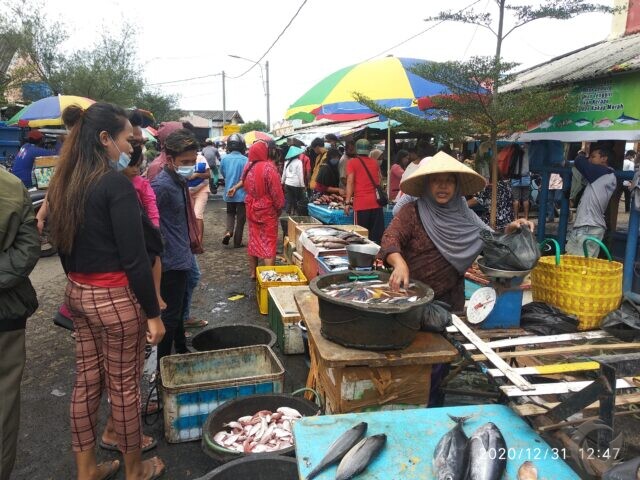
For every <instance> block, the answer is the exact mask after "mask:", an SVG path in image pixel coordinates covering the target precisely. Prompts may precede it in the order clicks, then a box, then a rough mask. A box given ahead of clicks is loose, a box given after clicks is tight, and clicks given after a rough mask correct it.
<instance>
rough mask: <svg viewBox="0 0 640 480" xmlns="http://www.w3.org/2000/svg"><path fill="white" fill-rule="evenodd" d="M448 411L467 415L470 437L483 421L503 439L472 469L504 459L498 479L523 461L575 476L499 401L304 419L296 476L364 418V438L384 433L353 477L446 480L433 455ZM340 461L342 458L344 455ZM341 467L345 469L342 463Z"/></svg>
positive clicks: (332, 472) (323, 479)
mask: <svg viewBox="0 0 640 480" xmlns="http://www.w3.org/2000/svg"><path fill="white" fill-rule="evenodd" d="M450 415H451V416H455V417H469V418H467V419H466V421H465V422H464V423H463V424H462V429H463V432H464V433H465V434H466V436H468V437H470V438H473V435H472V434H473V433H474V432H475V431H476V430H477V429H478V428H480V427H482V426H483V425H484V424H486V422H492V423H493V424H495V426H496V427H497V429H498V431H499V432H501V434H502V437H503V439H504V443H496V444H495V448H494V447H493V446H492V447H490V448H489V449H487V450H486V451H485V452H484V453H485V454H486V455H484V459H481V458H478V457H476V459H478V460H481V461H482V462H483V463H482V464H480V465H476V464H475V463H474V465H476V468H482V467H484V468H492V467H494V466H495V467H496V468H498V467H499V463H500V462H501V461H502V462H503V463H504V462H506V465H505V467H506V470H505V474H504V476H502V475H501V478H504V479H508V480H515V479H516V478H518V470H519V469H521V468H524V467H523V464H525V462H527V461H528V462H531V464H533V465H532V467H533V468H535V469H536V470H537V472H538V476H537V478H539V479H554V480H573V479H578V478H580V477H579V476H578V475H577V474H576V473H575V472H573V470H572V469H571V468H570V467H569V466H568V465H567V464H566V463H565V461H564V459H565V457H566V456H567V455H568V453H567V452H566V451H564V450H562V449H556V448H552V447H551V446H550V445H549V444H547V443H546V442H545V441H544V440H543V439H542V438H541V437H540V436H539V435H538V434H536V432H534V431H533V430H532V429H531V428H530V427H529V425H527V423H526V422H525V421H524V420H522V419H521V418H519V417H518V415H516V414H515V413H514V412H513V411H512V410H511V409H509V408H508V407H505V406H503V405H472V406H464V407H445V408H430V409H421V408H419V409H412V410H405V411H402V412H398V411H396V412H365V413H350V414H346V415H325V416H321V417H307V418H304V419H302V420H299V421H298V422H296V424H295V425H294V427H293V433H294V438H295V444H296V458H297V461H298V472H299V474H300V478H309V477H308V475H309V473H310V472H311V471H312V470H313V469H314V468H316V467H317V466H318V465H319V464H320V462H321V460H322V459H323V457H324V456H325V454H327V450H328V448H329V446H330V445H331V444H332V443H333V442H334V441H335V440H336V439H338V438H339V437H340V436H341V435H342V434H343V432H345V431H347V430H348V429H350V428H352V427H354V426H355V425H357V424H359V423H360V422H366V424H367V425H366V433H365V434H366V435H367V436H374V435H377V434H385V435H386V442H385V443H384V445H383V446H382V448H381V449H380V451H379V452H378V453H377V455H375V457H374V458H373V460H372V461H371V462H370V463H369V464H368V465H367V466H366V470H365V471H364V473H363V474H361V475H360V476H358V478H362V479H366V478H378V479H382V478H384V479H403V480H411V479H430V478H446V477H444V476H443V477H438V475H437V472H436V471H435V465H434V461H433V460H434V459H433V457H434V452H435V450H436V446H437V445H438V442H439V441H440V439H441V438H442V437H443V436H444V435H446V434H447V432H449V431H450V430H451V429H453V428H454V427H455V426H456V423H455V422H454V421H452V420H451V417H450ZM471 443H472V442H469V444H471ZM470 446H471V445H470ZM475 446H477V444H476V445H475ZM480 456H481V457H482V456H483V455H482V454H481V455H480ZM345 460H347V461H348V459H347V457H346V456H345ZM467 462H469V460H467ZM337 463H340V462H339V461H337V462H336V464H337ZM458 463H459V465H458V466H459V467H461V468H462V467H464V466H465V460H464V458H461V459H460V460H459V461H458ZM341 467H342V468H343V469H345V468H346V467H348V465H341ZM525 467H526V466H525ZM530 467H531V465H530ZM440 468H442V467H440ZM337 470H338V468H337V467H336V465H331V466H329V467H328V468H327V469H325V470H324V471H322V472H320V473H319V475H317V477H315V478H317V479H318V480H328V479H334V478H336V471H337ZM440 471H442V470H440ZM450 478H456V477H453V476H452V477H450ZM478 478H489V477H478ZM496 478H498V477H496ZM524 478H535V477H524Z"/></svg>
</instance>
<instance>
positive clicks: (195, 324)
mask: <svg viewBox="0 0 640 480" xmlns="http://www.w3.org/2000/svg"><path fill="white" fill-rule="evenodd" d="M207 325H209V322H208V321H207V320H187V321H186V322H184V328H203V327H206V326H207Z"/></svg>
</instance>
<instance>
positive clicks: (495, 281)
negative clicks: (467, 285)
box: [467, 258, 531, 329]
mask: <svg viewBox="0 0 640 480" xmlns="http://www.w3.org/2000/svg"><path fill="white" fill-rule="evenodd" d="M478 266H479V267H480V270H482V273H484V274H485V275H486V276H487V277H488V278H489V281H490V282H491V286H489V287H483V288H480V289H478V290H476V291H475V292H474V293H473V295H471V298H470V299H469V304H468V305H467V320H468V321H469V323H471V324H477V325H478V326H479V327H480V328H482V329H490V328H517V327H519V326H520V312H521V310H522V296H523V291H522V290H521V289H520V285H521V284H522V281H523V280H524V278H525V277H526V276H527V275H528V274H529V272H530V271H531V270H498V269H495V268H491V267H488V266H486V265H485V264H484V259H483V258H480V259H479V260H478Z"/></svg>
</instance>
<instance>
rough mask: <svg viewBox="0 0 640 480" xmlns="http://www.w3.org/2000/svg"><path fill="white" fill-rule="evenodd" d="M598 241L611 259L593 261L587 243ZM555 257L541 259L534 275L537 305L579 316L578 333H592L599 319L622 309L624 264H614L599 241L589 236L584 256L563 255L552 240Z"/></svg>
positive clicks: (534, 270)
mask: <svg viewBox="0 0 640 480" xmlns="http://www.w3.org/2000/svg"><path fill="white" fill-rule="evenodd" d="M589 241H595V242H597V243H598V244H599V245H600V247H601V248H602V249H603V251H604V252H605V253H606V254H607V256H608V258H609V260H601V259H598V258H590V257H589V256H588V253H587V245H586V244H587V242H589ZM550 242H552V243H554V244H555V247H556V255H555V256H549V257H541V258H540V260H539V261H538V264H537V265H536V267H535V268H534V269H533V271H532V272H531V289H532V292H533V301H534V302H545V303H548V304H550V305H554V306H555V307H558V308H559V309H561V310H563V311H565V312H567V313H570V314H572V315H575V316H576V317H578V320H579V324H578V329H579V330H593V329H595V328H598V327H599V326H600V320H602V318H604V316H605V315H607V314H608V313H609V312H611V311H612V310H615V309H616V308H618V307H619V306H620V301H621V300H622V264H621V263H620V262H614V261H612V259H611V254H610V253H609V250H608V249H607V247H605V246H604V244H602V242H600V240H598V239H596V238H593V237H587V239H586V240H585V241H584V254H585V256H584V257H578V256H575V255H562V256H560V253H559V252H560V245H558V242H556V241H555V240H553V239H547V240H545V241H544V242H543V243H542V244H541V247H543V246H544V245H545V244H547V243H550Z"/></svg>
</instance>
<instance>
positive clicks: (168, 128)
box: [147, 122, 184, 182]
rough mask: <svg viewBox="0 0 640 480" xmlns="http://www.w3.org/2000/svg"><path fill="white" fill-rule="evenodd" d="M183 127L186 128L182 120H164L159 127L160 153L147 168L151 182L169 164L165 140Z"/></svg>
mask: <svg viewBox="0 0 640 480" xmlns="http://www.w3.org/2000/svg"><path fill="white" fill-rule="evenodd" d="M181 128H184V124H183V123H182V122H162V123H161V124H160V128H158V142H159V143H160V154H159V155H158V156H157V157H156V158H155V159H154V160H153V162H151V163H150V164H149V168H147V178H148V179H149V181H150V182H151V181H153V179H154V178H156V175H158V174H159V173H160V172H161V171H162V169H163V168H164V166H165V165H166V164H167V156H166V155H165V153H164V142H165V140H166V139H167V137H168V136H169V135H171V134H172V133H173V132H175V131H176V130H180V129H181Z"/></svg>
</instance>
